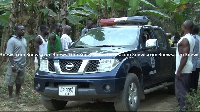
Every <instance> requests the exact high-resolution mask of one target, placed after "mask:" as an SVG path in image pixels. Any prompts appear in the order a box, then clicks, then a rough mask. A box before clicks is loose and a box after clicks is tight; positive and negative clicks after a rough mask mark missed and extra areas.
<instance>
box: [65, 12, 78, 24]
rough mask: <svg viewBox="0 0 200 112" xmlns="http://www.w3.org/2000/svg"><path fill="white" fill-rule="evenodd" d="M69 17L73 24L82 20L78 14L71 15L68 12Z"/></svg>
mask: <svg viewBox="0 0 200 112" xmlns="http://www.w3.org/2000/svg"><path fill="white" fill-rule="evenodd" d="M67 19H68V20H69V22H70V23H72V24H79V20H80V19H79V17H78V16H75V15H71V14H68V16H67Z"/></svg>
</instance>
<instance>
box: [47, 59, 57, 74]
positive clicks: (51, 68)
mask: <svg viewBox="0 0 200 112" xmlns="http://www.w3.org/2000/svg"><path fill="white" fill-rule="evenodd" d="M48 67H49V71H50V72H55V67H54V61H53V60H49V64H48Z"/></svg>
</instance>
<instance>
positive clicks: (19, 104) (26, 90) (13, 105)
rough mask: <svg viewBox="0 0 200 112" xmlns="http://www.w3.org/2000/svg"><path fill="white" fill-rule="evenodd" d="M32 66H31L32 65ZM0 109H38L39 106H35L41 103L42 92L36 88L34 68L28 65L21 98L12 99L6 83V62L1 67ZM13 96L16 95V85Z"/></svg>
mask: <svg viewBox="0 0 200 112" xmlns="http://www.w3.org/2000/svg"><path fill="white" fill-rule="evenodd" d="M30 68H31V67H30ZM0 71H1V74H0V95H1V97H0V101H1V103H0V109H1V111H27V110H29V111H30V110H31V111H36V110H37V109H38V108H39V107H36V108H33V107H34V106H36V105H40V106H42V105H41V99H40V94H39V93H37V92H36V91H35V90H34V87H33V79H34V70H31V69H29V68H28V67H27V69H26V77H25V83H24V84H23V85H22V88H21V99H19V100H17V99H16V98H14V100H12V101H10V100H9V98H8V90H7V86H6V85H5V84H4V76H5V74H6V64H4V65H3V66H1V67H0ZM13 96H15V86H14V90H13Z"/></svg>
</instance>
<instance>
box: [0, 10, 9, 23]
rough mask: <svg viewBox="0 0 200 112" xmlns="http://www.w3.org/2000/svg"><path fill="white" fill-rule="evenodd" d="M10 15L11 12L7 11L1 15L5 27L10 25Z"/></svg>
mask: <svg viewBox="0 0 200 112" xmlns="http://www.w3.org/2000/svg"><path fill="white" fill-rule="evenodd" d="M9 16H10V12H8V11H7V12H5V13H3V14H2V15H0V25H1V26H4V27H8V26H9V19H8V18H9Z"/></svg>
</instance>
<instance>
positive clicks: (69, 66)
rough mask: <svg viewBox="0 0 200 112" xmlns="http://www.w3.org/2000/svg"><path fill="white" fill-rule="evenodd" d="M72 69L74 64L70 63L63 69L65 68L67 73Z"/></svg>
mask: <svg viewBox="0 0 200 112" xmlns="http://www.w3.org/2000/svg"><path fill="white" fill-rule="evenodd" d="M73 67H74V64H72V63H68V64H67V65H66V66H65V68H66V69H67V70H68V71H70V70H72V68H73Z"/></svg>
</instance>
